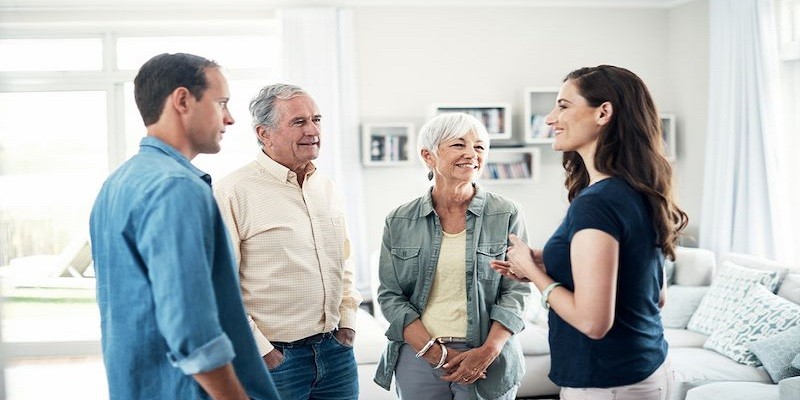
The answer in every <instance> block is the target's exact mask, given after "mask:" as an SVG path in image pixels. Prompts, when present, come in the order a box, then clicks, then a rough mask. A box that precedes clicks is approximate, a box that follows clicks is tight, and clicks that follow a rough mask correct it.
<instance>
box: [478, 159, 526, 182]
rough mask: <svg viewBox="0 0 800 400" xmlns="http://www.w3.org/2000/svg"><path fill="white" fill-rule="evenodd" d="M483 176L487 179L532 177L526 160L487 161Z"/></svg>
mask: <svg viewBox="0 0 800 400" xmlns="http://www.w3.org/2000/svg"><path fill="white" fill-rule="evenodd" d="M481 178H483V179H486V180H505V179H530V178H531V171H530V168H529V167H528V163H526V162H525V161H518V162H510V163H494V162H491V163H487V164H486V167H484V170H483V174H481Z"/></svg>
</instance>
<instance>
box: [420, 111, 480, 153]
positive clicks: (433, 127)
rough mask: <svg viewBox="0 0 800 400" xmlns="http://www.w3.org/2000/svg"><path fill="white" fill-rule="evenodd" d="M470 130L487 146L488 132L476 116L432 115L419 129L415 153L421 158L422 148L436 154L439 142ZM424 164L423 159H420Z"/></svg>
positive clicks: (452, 138) (457, 137)
mask: <svg viewBox="0 0 800 400" xmlns="http://www.w3.org/2000/svg"><path fill="white" fill-rule="evenodd" d="M470 132H472V133H474V134H476V135H478V138H479V139H480V140H481V141H483V143H484V144H485V146H486V148H487V149H488V148H489V132H487V131H486V127H485V126H483V124H482V123H481V122H480V121H478V119H477V118H475V117H473V116H471V115H469V114H465V113H460V112H456V113H444V114H439V115H437V116H435V117H433V118H432V119H431V120H430V121H428V122H427V123H425V125H423V126H422V128H420V130H419V136H418V137H417V154H418V155H419V157H420V159H422V150H423V149H424V150H428V151H429V152H431V154H433V155H434V156H436V155H438V153H437V152H438V149H439V144H440V143H442V142H446V141H448V140H454V139H459V138H462V137H464V136H466V135H467V134H469V133H470ZM422 163H423V164H425V160H424V159H422Z"/></svg>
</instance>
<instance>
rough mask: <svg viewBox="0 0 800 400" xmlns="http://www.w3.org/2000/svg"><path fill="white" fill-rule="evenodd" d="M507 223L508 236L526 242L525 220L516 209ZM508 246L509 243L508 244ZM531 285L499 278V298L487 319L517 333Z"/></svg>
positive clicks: (523, 323)
mask: <svg viewBox="0 0 800 400" xmlns="http://www.w3.org/2000/svg"><path fill="white" fill-rule="evenodd" d="M509 218H510V221H509V232H508V233H509V234H512V233H513V234H515V235H517V236H518V237H519V238H520V239H521V240H522V241H523V242H527V241H528V232H527V230H526V226H525V219H524V218H523V217H522V215H521V214H520V212H519V209H516V210H515V212H513V213H511V214H510V216H509ZM509 244H510V243H509ZM531 290H532V289H531V285H530V284H529V283H523V282H519V281H516V280H513V279H509V278H506V277H504V276H503V277H501V278H500V288H499V291H500V293H499V296H498V298H497V302H496V304H495V306H494V307H492V310H491V312H490V314H489V318H491V319H492V320H495V321H497V322H499V323H501V324H503V326H505V327H506V328H508V330H510V331H511V332H512V333H515V334H516V333H519V332H521V331H522V330H523V329H524V328H525V320H524V318H523V316H524V315H525V308H526V307H527V305H528V303H529V302H530V298H531Z"/></svg>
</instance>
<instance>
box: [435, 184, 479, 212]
mask: <svg viewBox="0 0 800 400" xmlns="http://www.w3.org/2000/svg"><path fill="white" fill-rule="evenodd" d="M472 186H473V187H474V188H475V196H473V197H472V200H471V201H470V202H469V207H467V211H469V212H471V213H472V214H475V215H476V216H481V215H483V206H484V204H486V191H484V190H483V189H481V187H480V186H478V184H477V183H474V182H473V183H472ZM432 212H433V186H431V187H430V189H428V193H426V194H425V197H424V199H423V200H422V204H420V207H419V216H420V217H425V216H428V215H429V214H430V213H432Z"/></svg>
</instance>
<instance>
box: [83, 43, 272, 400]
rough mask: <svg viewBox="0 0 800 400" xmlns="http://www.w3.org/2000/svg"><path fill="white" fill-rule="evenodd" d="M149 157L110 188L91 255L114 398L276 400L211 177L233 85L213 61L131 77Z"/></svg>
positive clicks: (143, 151)
mask: <svg viewBox="0 0 800 400" xmlns="http://www.w3.org/2000/svg"><path fill="white" fill-rule="evenodd" d="M134 95H135V98H136V104H137V106H138V107H139V111H140V112H141V115H142V119H143V120H144V124H145V126H146V127H147V137H145V138H144V139H142V142H141V147H140V151H139V153H138V154H137V155H135V156H134V157H132V158H131V159H130V160H128V161H127V162H126V163H125V164H123V165H122V166H121V167H120V168H119V169H117V170H116V171H115V172H114V173H113V174H111V176H110V177H109V178H108V180H107V181H106V182H105V184H104V185H103V188H102V189H101V191H100V194H99V195H98V197H97V200H96V202H95V205H94V208H93V210H92V214H91V221H90V230H91V238H92V255H93V257H94V262H95V269H96V274H97V300H98V304H99V306H100V314H101V321H102V334H103V337H102V344H103V358H104V360H105V366H106V374H107V376H108V387H109V395H110V398H112V399H115V400H124V399H145V398H147V399H208V398H214V399H249V398H252V399H278V394H277V392H276V390H275V386H274V385H273V383H272V380H271V378H270V376H269V374H268V372H267V371H266V368H264V363H263V362H262V361H261V358H260V357H259V354H258V353H257V351H256V345H255V342H254V340H253V337H252V335H251V334H250V328H249V327H248V324H247V320H246V317H245V313H244V308H243V305H242V299H241V295H240V293H239V282H238V279H237V276H236V272H235V269H234V265H233V263H234V259H233V253H232V252H231V247H230V240H229V239H228V236H227V233H226V230H225V227H224V225H223V222H222V218H221V217H220V213H219V210H218V208H217V204H216V202H215V201H214V198H213V196H212V193H211V186H210V185H211V178H210V177H209V176H208V174H206V173H204V172H202V171H200V170H199V169H197V168H195V167H194V166H193V165H192V164H191V163H190V160H192V158H194V157H195V156H196V155H197V154H200V153H217V152H218V151H219V149H220V146H219V142H220V140H221V139H222V134H223V133H224V132H225V127H226V126H228V125H231V124H233V122H234V121H233V117H231V114H230V112H229V111H228V108H227V103H228V97H229V94H228V85H227V82H226V80H225V77H224V76H223V75H222V73H221V72H220V69H219V66H218V65H217V64H216V63H214V62H213V61H209V60H207V59H205V58H202V57H198V56H194V55H191V54H181V53H179V54H161V55H158V56H155V57H153V58H152V59H150V60H149V61H148V62H146V63H145V64H144V65H143V66H142V68H141V69H140V70H139V73H138V75H137V76H136V79H135V80H134Z"/></svg>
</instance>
